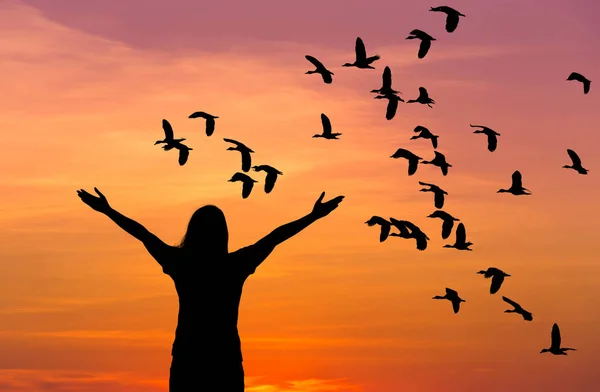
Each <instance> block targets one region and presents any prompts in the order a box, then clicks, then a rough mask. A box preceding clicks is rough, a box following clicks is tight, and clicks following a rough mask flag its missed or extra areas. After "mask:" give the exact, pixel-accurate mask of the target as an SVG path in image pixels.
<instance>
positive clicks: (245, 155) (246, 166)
mask: <svg viewBox="0 0 600 392" xmlns="http://www.w3.org/2000/svg"><path fill="white" fill-rule="evenodd" d="M223 140H225V141H226V142H227V143H233V144H235V147H229V148H228V149H227V151H239V152H240V153H241V154H242V171H244V172H246V173H247V172H248V171H249V170H250V165H251V162H252V158H251V157H250V153H253V152H254V151H252V150H251V149H249V148H248V147H246V145H245V144H243V143H240V142H238V141H236V140H233V139H227V138H224V139H223Z"/></svg>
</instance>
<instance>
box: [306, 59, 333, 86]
mask: <svg viewBox="0 0 600 392" xmlns="http://www.w3.org/2000/svg"><path fill="white" fill-rule="evenodd" d="M304 57H306V59H307V60H308V61H310V62H311V63H312V64H313V65H314V66H315V67H317V69H315V70H314V71H307V72H306V73H307V74H314V73H318V74H321V76H322V77H323V82H325V83H327V84H331V82H332V81H333V79H332V78H331V75H334V73H333V72H331V71H330V70H328V69H327V68H325V66H324V65H323V63H321V62H320V61H319V60H317V59H316V58H314V57H313V56H309V55H306V56H304Z"/></svg>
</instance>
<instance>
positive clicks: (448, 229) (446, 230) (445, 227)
mask: <svg viewBox="0 0 600 392" xmlns="http://www.w3.org/2000/svg"><path fill="white" fill-rule="evenodd" d="M453 226H454V221H453V220H452V219H444V222H443V223H442V238H443V239H446V238H448V237H450V233H452V227H453Z"/></svg>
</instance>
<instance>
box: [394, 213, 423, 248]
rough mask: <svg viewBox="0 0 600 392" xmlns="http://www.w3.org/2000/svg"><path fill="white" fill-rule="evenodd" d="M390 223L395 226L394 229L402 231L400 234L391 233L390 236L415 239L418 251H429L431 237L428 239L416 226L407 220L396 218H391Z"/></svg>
mask: <svg viewBox="0 0 600 392" xmlns="http://www.w3.org/2000/svg"><path fill="white" fill-rule="evenodd" d="M390 222H391V224H392V225H394V227H396V228H397V229H398V230H399V231H400V232H399V233H390V236H392V237H400V238H414V239H415V241H416V245H417V249H418V250H425V249H427V241H429V237H427V234H425V233H423V231H421V229H420V228H418V227H417V226H416V225H415V224H413V223H411V222H409V221H406V220H397V219H394V218H390Z"/></svg>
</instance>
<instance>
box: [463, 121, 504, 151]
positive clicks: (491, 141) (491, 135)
mask: <svg viewBox="0 0 600 392" xmlns="http://www.w3.org/2000/svg"><path fill="white" fill-rule="evenodd" d="M469 125H471V124H469ZM471 127H472V128H481V129H478V130H476V131H473V133H483V134H485V135H486V136H487V139H488V150H489V151H490V152H494V151H496V147H497V146H498V138H497V137H496V136H500V134H499V133H498V132H496V131H494V130H493V129H490V128H488V127H484V126H483V125H471Z"/></svg>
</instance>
